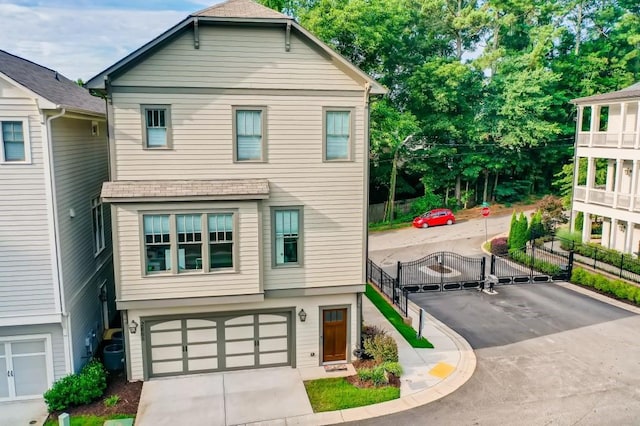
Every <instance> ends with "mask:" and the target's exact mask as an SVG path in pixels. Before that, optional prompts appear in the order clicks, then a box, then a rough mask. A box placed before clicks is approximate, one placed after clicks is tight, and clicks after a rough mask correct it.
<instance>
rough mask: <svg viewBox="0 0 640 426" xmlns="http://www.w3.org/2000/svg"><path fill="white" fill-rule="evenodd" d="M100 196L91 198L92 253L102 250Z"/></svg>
mask: <svg viewBox="0 0 640 426" xmlns="http://www.w3.org/2000/svg"><path fill="white" fill-rule="evenodd" d="M103 213H104V211H103V209H102V201H100V197H96V198H94V199H92V200H91V223H92V227H93V253H94V254H96V255H97V254H99V253H100V252H101V251H102V250H104V217H103Z"/></svg>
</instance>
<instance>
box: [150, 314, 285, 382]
mask: <svg viewBox="0 0 640 426" xmlns="http://www.w3.org/2000/svg"><path fill="white" fill-rule="evenodd" d="M143 326H144V334H143V338H144V340H145V342H144V347H145V360H146V362H145V364H146V371H147V377H162V376H173V375H179V374H190V373H203V372H212V371H224V370H234V369H243V368H260V367H275V366H283V365H291V363H292V357H291V354H292V350H293V346H292V341H291V335H292V332H291V312H265V313H255V314H254V313H252V314H242V315H238V314H226V315H225V314H216V315H201V316H180V317H174V318H163V319H153V318H149V319H143Z"/></svg>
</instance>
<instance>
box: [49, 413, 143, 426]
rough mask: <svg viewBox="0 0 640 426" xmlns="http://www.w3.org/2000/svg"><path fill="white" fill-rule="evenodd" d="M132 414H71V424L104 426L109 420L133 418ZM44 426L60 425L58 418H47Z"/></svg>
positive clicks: (74, 425)
mask: <svg viewBox="0 0 640 426" xmlns="http://www.w3.org/2000/svg"><path fill="white" fill-rule="evenodd" d="M134 417H135V416H132V415H131V414H111V415H109V416H70V417H69V420H70V425H71V426H102V425H104V422H106V421H107V420H115V419H132V418H134ZM44 426H58V420H47V421H46V422H45V424H44Z"/></svg>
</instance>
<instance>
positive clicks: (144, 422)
mask: <svg viewBox="0 0 640 426" xmlns="http://www.w3.org/2000/svg"><path fill="white" fill-rule="evenodd" d="M362 301H363V317H364V322H365V324H369V325H377V326H379V327H381V328H383V329H384V330H386V331H387V332H388V333H389V334H390V335H391V336H393V337H394V339H395V340H396V342H398V356H399V360H400V364H401V365H402V368H403V369H404V374H403V376H402V378H401V388H400V398H399V399H396V400H393V401H387V402H383V403H380V404H374V405H369V406H365V407H358V408H350V409H347V410H339V411H330V412H325V413H313V411H312V409H311V404H310V403H309V399H308V398H307V394H306V392H305V389H304V384H303V381H304V380H311V379H317V378H325V377H339V376H345V375H350V374H355V371H354V370H353V367H352V366H349V370H347V371H337V372H326V371H325V370H324V368H323V367H314V368H299V369H292V368H288V367H282V368H269V369H260V370H249V371H238V372H229V373H213V374H203V375H198V376H187V377H176V378H169V379H159V380H151V381H148V382H145V383H144V387H143V389H142V395H141V398H140V406H139V408H138V415H137V417H136V426H150V425H154V426H161V425H169V424H172V425H173V424H194V425H195V424H206V425H220V426H223V425H242V424H244V425H256V426H257V425H324V424H335V423H342V422H347V421H354V420H362V419H366V418H370V417H377V416H382V415H385V414H391V413H395V412H398V411H403V410H408V409H410V408H413V407H417V406H420V405H424V404H428V403H429V402H432V401H435V400H437V399H439V398H442V397H444V396H446V395H448V394H450V393H452V392H454V391H455V390H456V389H458V388H459V387H460V386H462V385H463V384H464V383H465V382H466V381H467V380H468V379H469V378H470V377H471V375H472V374H473V371H474V370H475V366H476V358H475V355H474V353H473V350H472V349H471V347H470V346H469V344H468V343H467V342H466V341H465V340H464V339H463V338H462V337H460V336H459V335H458V334H456V333H455V332H453V331H452V330H450V329H448V328H447V327H446V326H445V325H444V324H442V323H440V322H439V321H438V320H436V319H435V318H433V317H431V316H429V315H428V314H427V316H426V326H425V328H424V333H423V334H424V336H425V337H427V338H428V339H429V341H431V343H433V345H434V346H435V348H434V349H414V348H412V347H411V346H410V345H409V344H408V343H407V342H406V340H405V339H404V338H403V337H402V336H401V335H400V334H399V333H398V332H397V331H396V329H395V328H394V327H393V326H392V325H391V324H390V323H389V322H388V321H387V320H386V318H385V317H384V316H383V315H382V314H381V313H380V312H379V311H378V310H377V309H376V308H375V306H373V304H372V303H371V302H370V301H369V299H367V298H366V297H363V300H362Z"/></svg>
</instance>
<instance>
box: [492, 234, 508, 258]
mask: <svg viewBox="0 0 640 426" xmlns="http://www.w3.org/2000/svg"><path fill="white" fill-rule="evenodd" d="M508 253H509V247H508V245H507V238H506V237H498V238H494V239H493V240H491V254H495V255H496V256H505V255H507V254H508Z"/></svg>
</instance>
